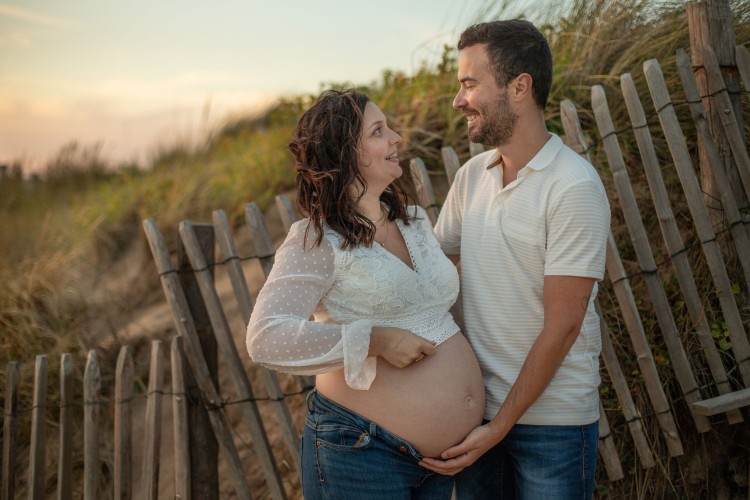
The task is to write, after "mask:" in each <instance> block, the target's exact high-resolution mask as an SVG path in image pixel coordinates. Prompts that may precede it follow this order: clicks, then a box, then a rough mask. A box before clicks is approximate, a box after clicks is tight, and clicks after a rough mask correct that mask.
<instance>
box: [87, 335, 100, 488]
mask: <svg viewBox="0 0 750 500" xmlns="http://www.w3.org/2000/svg"><path fill="white" fill-rule="evenodd" d="M101 391H102V378H101V374H100V371H99V361H98V360H97V356H96V351H94V350H93V349H92V350H90V351H89V355H88V359H86V368H85V370H84V372H83V404H84V406H83V499H84V500H96V499H97V498H99V496H98V493H97V489H98V485H99V476H100V474H99V404H100V402H101V401H100V400H101Z"/></svg>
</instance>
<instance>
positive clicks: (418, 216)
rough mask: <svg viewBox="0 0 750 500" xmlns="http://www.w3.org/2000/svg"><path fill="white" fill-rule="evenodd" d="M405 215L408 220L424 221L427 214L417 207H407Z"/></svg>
mask: <svg viewBox="0 0 750 500" xmlns="http://www.w3.org/2000/svg"><path fill="white" fill-rule="evenodd" d="M406 215H407V217H408V218H409V220H417V221H418V220H424V219H426V218H427V212H426V211H425V209H424V208H422V207H421V206H419V205H407V206H406Z"/></svg>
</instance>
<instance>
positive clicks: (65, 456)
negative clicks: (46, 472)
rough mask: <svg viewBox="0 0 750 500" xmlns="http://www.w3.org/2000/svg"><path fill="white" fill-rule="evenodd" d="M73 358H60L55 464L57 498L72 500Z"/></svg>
mask: <svg viewBox="0 0 750 500" xmlns="http://www.w3.org/2000/svg"><path fill="white" fill-rule="evenodd" d="M72 403H73V357H72V356H71V355H70V354H68V353H65V354H63V355H62V357H61V358H60V435H59V438H60V453H59V458H58V462H57V498H58V499H59V500H66V499H68V498H73V484H72V483H73V477H72V476H73V411H72V410H71V408H70V405H71V404H72Z"/></svg>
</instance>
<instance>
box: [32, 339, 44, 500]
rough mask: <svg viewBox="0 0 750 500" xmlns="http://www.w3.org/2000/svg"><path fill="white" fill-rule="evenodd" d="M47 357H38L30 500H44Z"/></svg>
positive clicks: (33, 414)
mask: <svg viewBox="0 0 750 500" xmlns="http://www.w3.org/2000/svg"><path fill="white" fill-rule="evenodd" d="M46 427H47V356H46V355H43V354H42V355H39V356H37V357H36V364H35V366H34V406H33V409H32V410H31V450H30V452H29V453H30V455H29V500H31V499H34V500H36V499H37V498H39V499H41V498H44V482H45V481H44V463H45V458H46V454H45V452H46V449H47V430H46Z"/></svg>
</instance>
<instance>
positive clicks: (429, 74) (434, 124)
mask: <svg viewBox="0 0 750 500" xmlns="http://www.w3.org/2000/svg"><path fill="white" fill-rule="evenodd" d="M540 3H541V4H542V5H543V7H541V8H539V9H538V10H533V11H531V10H530V9H529V10H528V11H527V12H525V13H524V15H525V17H529V18H531V19H532V20H533V21H535V22H536V23H537V25H539V26H541V28H542V30H543V31H544V33H545V34H546V35H547V37H548V39H549V40H550V45H551V48H552V51H553V58H554V61H555V68H554V82H553V87H552V92H551V95H550V102H549V105H548V107H547V110H546V118H547V120H548V124H549V127H550V129H551V130H553V131H556V132H562V127H561V124H560V117H559V103H560V101H561V100H563V99H570V100H572V101H573V102H574V103H575V104H576V105H577V107H578V109H579V113H580V115H581V119H582V122H583V128H584V130H585V131H591V130H595V127H594V124H593V115H592V114H591V112H590V111H588V110H590V109H591V106H590V86H591V85H594V84H600V85H603V86H604V87H605V90H606V92H607V96H608V99H609V103H610V107H611V109H612V113H613V119H614V121H615V124H616V127H622V126H623V125H626V124H628V123H629V121H628V118H627V112H626V109H625V106H624V103H623V102H622V100H621V98H618V96H619V76H620V75H621V74H622V73H624V72H631V73H632V74H633V77H634V79H635V82H636V85H637V87H638V89H639V92H640V93H641V96H648V91H647V89H646V86H645V82H644V78H643V72H642V70H641V66H642V63H643V62H644V61H645V60H647V59H651V58H657V59H658V60H659V62H660V64H661V67H662V69H663V70H664V73H665V78H666V80H667V83H668V86H669V87H670V89H673V97H674V98H675V99H681V98H682V96H681V92H680V90H679V78H678V76H677V74H676V70H675V67H674V52H675V50H676V49H677V48H684V49H688V47H689V42H688V30H687V20H686V15H685V11H684V5H685V4H684V2H657V1H646V0H643V1H639V0H621V1H616V0H590V1H585V0H576V1H573V2H572V3H571V2H561V1H552V2H540ZM511 8H512V4H511V3H510V2H495V3H493V4H490V5H489V6H487V7H485V8H484V10H483V11H481V12H479V13H478V18H479V19H483V20H488V19H493V18H499V17H507V15H508V14H509V13H511V12H513V11H512V10H511ZM732 8H733V12H734V17H735V26H736V37H737V41H738V43H747V42H748V41H749V40H750V4H748V3H747V2H740V1H735V2H733V3H732ZM455 57H456V54H455V51H454V50H453V49H452V48H446V49H445V50H444V53H443V57H442V60H441V61H440V62H439V63H437V64H435V65H428V64H425V65H423V67H422V68H420V69H419V70H418V71H417V72H416V74H414V75H405V74H402V73H400V72H397V71H390V70H385V71H384V72H383V74H382V77H381V79H380V80H378V81H375V82H369V83H366V84H364V85H360V86H361V87H362V88H363V90H365V91H366V92H367V93H368V94H369V95H370V96H371V97H372V98H373V100H374V101H375V102H376V103H378V104H379V105H380V106H381V107H382V108H383V109H384V111H385V112H386V113H387V114H388V115H389V117H390V119H391V120H392V122H393V126H394V128H395V129H397V130H399V132H400V133H401V134H402V136H403V138H404V143H403V151H402V153H401V156H402V157H403V158H405V161H408V160H409V159H410V158H413V157H417V156H418V157H421V158H422V159H423V160H424V161H425V162H426V164H427V166H428V169H429V170H430V171H431V172H433V173H434V174H435V176H436V177H437V176H439V172H440V171H441V170H442V165H441V163H440V148H441V147H443V146H446V145H450V146H453V147H454V148H455V149H456V151H457V152H458V153H459V156H460V157H461V159H466V158H467V157H468V142H467V139H466V128H465V124H464V120H463V118H462V117H461V115H460V114H459V113H457V112H456V111H455V110H453V109H452V105H451V104H452V99H453V96H454V94H455V91H456V78H455V70H456V67H455V64H456V61H455ZM340 86H345V85H340ZM312 98H314V96H309V95H301V96H296V97H291V98H286V99H284V100H280V101H279V102H278V103H277V104H276V105H275V106H274V107H273V108H272V109H271V110H269V111H268V112H267V113H266V114H264V115H263V116H261V117H249V118H246V119H245V118H243V119H237V120H234V121H231V122H228V123H226V124H225V126H223V127H222V128H220V129H218V130H216V131H214V132H213V133H212V134H211V135H210V136H209V137H207V138H206V140H205V141H204V143H203V144H201V145H199V146H197V147H196V146H193V147H187V146H180V145H178V146H174V147H172V148H170V149H167V150H164V151H162V152H161V154H159V155H158V156H157V157H155V158H154V159H153V161H152V162H151V164H149V165H147V166H146V168H144V169H142V168H137V167H136V166H133V165H120V166H113V165H110V164H109V163H108V162H107V161H106V159H103V158H101V157H100V155H99V151H98V149H97V147H96V146H93V147H80V146H78V145H69V146H67V147H66V148H64V149H63V150H61V151H60V153H59V155H58V156H57V158H55V159H54V160H53V161H52V162H50V164H49V169H48V170H47V172H46V173H45V175H43V176H42V178H41V179H23V178H22V176H21V175H20V172H18V171H13V169H11V172H9V173H7V174H6V175H5V176H4V177H3V178H2V179H0V394H4V390H5V388H4V385H5V364H6V362H7V361H9V360H16V361H19V362H20V363H21V368H22V380H23V381H24V389H23V390H22V391H21V395H22V396H21V399H22V400H21V403H20V404H21V406H22V407H26V408H28V407H30V406H31V402H30V396H31V390H30V384H31V380H32V378H33V377H32V375H31V370H32V368H33V361H34V357H35V356H36V355H37V354H41V353H45V354H47V355H48V356H49V360H50V382H49V387H50V395H51V396H50V397H51V400H52V402H54V401H55V398H56V396H55V392H56V387H57V381H56V373H57V370H58V368H59V365H58V363H59V357H60V354H61V353H63V352H70V353H73V355H74V359H75V360H76V363H77V366H76V370H77V371H78V372H79V373H78V376H79V378H80V375H81V374H82V371H83V366H82V364H83V362H84V360H85V354H86V352H87V351H88V350H89V349H92V348H100V341H101V339H102V338H104V337H107V336H108V335H111V334H112V333H113V331H108V327H107V325H106V324H103V322H101V321H97V318H100V317H102V316H103V315H105V312H106V311H107V310H110V309H112V308H113V307H124V306H122V304H131V305H132V307H136V306H141V305H145V302H147V301H148V300H163V298H162V297H161V296H160V294H159V292H158V290H159V284H158V279H157V277H156V273H155V271H154V269H153V266H152V264H151V262H150V255H148V252H147V250H146V249H145V248H146V247H145V243H144V239H143V236H142V231H141V225H140V224H141V220H143V219H144V218H147V217H152V218H154V219H156V220H157V221H158V223H159V225H160V226H161V227H165V228H166V227H175V226H176V224H177V223H178V222H179V221H180V220H182V219H185V218H189V219H192V220H196V221H205V220H208V219H210V214H211V211H212V210H215V209H217V208H223V209H224V210H226V211H227V214H228V215H229V217H230V220H231V221H232V222H233V223H235V224H239V223H241V220H242V210H243V206H244V204H245V203H247V202H249V201H256V202H257V203H258V204H259V205H260V206H261V208H265V207H268V206H269V205H270V203H271V202H272V200H273V196H274V195H275V194H277V193H279V192H281V191H284V190H286V189H289V188H291V187H292V186H293V172H294V166H293V162H292V160H291V157H290V155H289V154H288V153H287V151H286V147H285V146H286V143H287V141H288V138H289V135H290V133H291V130H292V127H293V125H294V123H295V121H296V119H297V117H298V116H299V114H300V113H301V112H302V110H304V109H305V107H306V106H307V105H308V104H309V102H310V100H311V99H312ZM742 98H743V100H744V103H745V104H746V106H745V109H750V106H747V101H748V99H747V95H744V96H743V97H742ZM645 101H646V99H644V102H645ZM678 111H679V113H680V117H681V118H683V120H682V122H683V123H685V124H686V128H685V135H686V136H687V137H694V135H695V134H694V133H693V132H692V131H691V129H690V125H689V124H690V123H691V120H690V119H689V114H688V112H687V109H686V108H684V107H683V108H681V109H678ZM647 113H651V114H653V110H650V111H649V110H647ZM748 122H750V120H748V119H747V117H746V120H745V123H746V124H747V123H748ZM587 134H588V135H589V137H588V139H589V142H590V143H597V142H598V140H599V138H598V137H597V136H596V135H595V134H593V133H591V132H587ZM624 137H625V138H626V139H628V137H630V139H632V136H628V133H625V134H624ZM655 137H657V144H656V147H657V152H658V154H659V155H660V156H661V157H662V158H668V151H667V148H666V145H665V143H664V141H663V140H661V141H660V140H658V135H655ZM629 142H631V143H632V142H633V141H632V140H630V141H629ZM693 147H694V146H693ZM623 153H624V154H625V155H626V158H627V160H628V167H629V169H631V176H632V177H633V178H635V179H636V181H638V182H640V184H637V185H640V186H643V185H645V184H644V182H645V181H644V180H643V175H642V172H640V169H639V167H638V160H637V151H634V150H628V149H624V151H623ZM591 154H592V158H593V162H594V164H595V165H596V166H597V168H598V169H599V170H600V172H601V173H602V177H603V178H604V180H605V184H607V187H608V191H609V192H611V193H614V188H612V185H611V180H610V179H609V174H608V171H607V168H606V160H605V158H604V154H603V152H602V150H601V149H600V148H593V149H592V151H591ZM667 163H669V162H668V161H667ZM638 179H640V180H638ZM667 182H668V185H670V186H675V189H679V187H676V186H677V184H676V181H675V179H674V174H671V178H668V179H667ZM440 194H441V193H438V195H439V196H440ZM641 195H642V196H643V198H642V199H643V201H644V204H645V203H650V201H649V200H648V198H647V197H648V193H647V189H646V188H642V189H641ZM675 204H676V206H675V210H676V211H680V210H683V211H684V210H685V207H684V206H682V205H684V201H682V200H681V199H679V198H678V199H676V200H675ZM681 204H682V205H681ZM616 206H617V203H616V200H613V207H616ZM646 222H647V225H648V228H649V230H650V231H652V232H654V234H656V233H655V232H656V231H658V227H657V225H658V223H657V221H656V220H655V218H653V217H652V218H651V219H650V220H647V221H646ZM681 223H684V221H683V220H681ZM684 225H685V226H686V227H685V231H686V232H687V233H688V234H690V233H689V231H690V228H689V227H687V224H684ZM613 233H614V234H615V235H616V236H617V237H618V245H620V246H621V252H622V254H623V256H624V258H625V260H626V264H627V263H628V262H631V261H633V260H634V258H633V252H632V248H631V247H630V245H629V243H627V238H626V237H625V235H626V234H627V230H626V228H625V224H624V222H623V219H622V217H621V215H620V214H619V212H618V210H617V209H616V210H614V211H613ZM166 236H167V237H168V238H173V237H174V235H173V234H170V233H166ZM658 238H659V236H656V239H658ZM169 243H170V245H171V246H172V248H174V245H175V241H174V240H173V239H170V240H169ZM134 246H135V247H139V246H140V247H141V250H140V251H141V257H140V260H139V262H138V265H140V266H141V267H142V269H143V271H142V273H141V277H140V279H139V280H138V282H133V283H132V286H129V287H123V289H124V290H125V291H123V292H122V293H121V294H120V295H117V296H102V294H101V293H97V289H98V288H99V287H100V285H101V282H102V280H109V279H113V276H112V272H111V269H112V267H113V266H114V264H115V263H117V262H118V260H119V259H120V258H121V257H122V256H123V255H124V254H125V253H126V252H128V250H129V249H131V248H133V247H134ZM730 264H731V262H730ZM706 275H707V273H706ZM665 286H666V288H667V290H668V292H669V293H670V294H674V295H678V292H677V288H676V284H675V283H674V279H672V278H669V277H668V278H666V280H665ZM701 286H702V289H705V290H706V297H707V299H706V300H707V308H708V309H709V310H711V308H712V305H713V307H714V308H715V303H716V300H715V297H711V296H710V292H709V291H708V290H709V289H710V283H709V282H708V280H707V279H706V282H704V283H702V284H701ZM639 287H640V288H641V289H642V287H643V285H642V282H639V281H638V280H635V282H634V288H636V289H638V288H639ZM147 291H149V293H146V292H147ZM636 291H638V290H636ZM740 291H741V292H746V291H744V290H740ZM606 300H607V298H606V297H604V298H603V306H604V307H605V311H606V312H607V314H608V315H609V316H611V319H612V320H613V321H617V320H616V319H615V311H614V307H613V306H612V305H611V298H610V302H609V303H607V302H606ZM115 304H117V305H116V306H115ZM639 307H641V308H642V311H643V313H644V314H643V317H644V318H647V319H646V325H645V326H646V328H647V334H648V336H649V339H650V340H651V341H652V342H653V349H654V355H655V358H656V361H657V364H658V365H659V368H660V374H661V375H662V377H663V380H664V381H665V384H666V385H667V390H668V391H669V394H670V395H673V394H674V395H676V394H678V391H677V389H676V387H675V385H676V384H675V382H674V377H673V375H672V372H671V367H670V365H669V360H668V355H667V354H666V349H665V347H664V346H663V344H662V341H661V340H660V336H659V335H658V326H657V325H656V324H655V322H654V321H650V320H648V318H651V317H653V315H652V314H650V310H649V305H648V304H639ZM677 307H679V306H677ZM678 313H679V314H678V315H676V316H678V321H679V322H680V324H679V325H678V327H679V328H680V330H681V331H685V332H687V331H689V330H690V328H691V327H690V322H689V319H688V318H687V314H686V313H685V312H684V311H682V312H679V311H678ZM649 321H650V322H649ZM711 321H712V322H713V326H714V328H715V330H716V331H717V336H718V337H721V336H722V335H723V333H722V332H723V331H724V330H725V328H724V330H722V324H721V321H722V320H721V317H720V315H718V314H711ZM110 329H111V330H116V326H115V325H113V326H111V327H110ZM688 349H689V351H690V353H691V354H694V355H695V356H696V359H697V358H698V357H699V353H698V348H697V346H695V345H692V346H689V347H688ZM104 354H105V355H108V356H109V357H110V358H111V357H112V356H113V354H112V353H104ZM696 364H697V366H700V365H701V363H700V362H699V361H696ZM112 366H113V364H112ZM637 366H638V365H637V362H636V360H634V359H630V360H628V359H627V358H625V361H624V368H625V370H626V372H627V373H629V376H630V382H631V383H632V386H633V388H634V389H635V392H636V396H635V397H636V400H637V403H638V404H639V407H640V408H648V407H649V404H648V403H647V402H645V401H644V400H643V395H642V392H639V387H640V384H641V381H640V378H639V374H638V370H637ZM103 375H104V376H105V377H107V376H111V372H109V373H103ZM105 385H106V384H105ZM604 399H605V402H606V403H607V404H610V405H616V400H615V399H614V398H612V399H611V400H610V399H608V395H607V390H606V380H605V388H604ZM681 420H682V421H684V422H683V423H684V425H686V426H687V425H692V423H691V422H689V417H686V416H685V415H682V416H681ZM645 422H646V425H647V426H648V425H653V418H650V419H649V418H646V419H645ZM614 424H615V425H616V426H618V427H617V429H615V431H616V432H617V433H618V435H619V437H620V438H621V439H620V440H619V442H621V443H623V442H624V443H626V444H625V446H631V445H630V444H629V443H630V441H629V439H628V438H627V436H626V428H625V427H624V425H623V422H620V421H617V418H616V417H615V421H614ZM647 431H648V432H649V434H651V435H653V436H656V435H658V434H659V431H658V430H657V429H655V428H647ZM703 446H704V447H703V448H701V447H698V449H700V450H703V452H706V448H705V445H703ZM661 451H663V450H661ZM621 455H623V460H624V465H625V467H626V469H627V470H626V473H627V474H629V477H630V481H628V482H625V483H621V485H620V486H618V485H611V486H610V485H607V483H606V481H603V482H602V484H603V485H604V486H603V487H602V490H601V491H600V492H599V493H600V494H601V495H602V496H605V495H609V496H612V497H615V498H618V495H621V496H622V497H629V494H628V493H629V492H630V493H633V494H634V495H635V496H639V497H640V498H662V497H670V496H672V494H673V493H674V494H678V495H683V496H685V497H690V498H698V497H699V496H694V495H700V494H701V492H706V491H709V490H710V484H708V483H709V480H708V479H705V480H704V483H701V484H699V485H698V486H695V487H694V491H690V489H691V486H690V483H689V482H688V479H687V478H686V477H685V473H684V470H683V469H682V468H681V466H675V465H674V464H673V463H671V462H668V461H667V462H664V463H662V464H660V467H659V470H656V471H654V470H651V471H641V470H640V468H639V466H638V465H637V459H636V458H635V456H634V453H633V450H632V449H625V450H622V451H621ZM662 456H666V453H663V454H662ZM702 458H703V459H705V460H710V458H709V457H708V456H706V457H702ZM707 470H708V469H707ZM600 477H601V478H602V479H603V477H604V476H603V475H601V472H600ZM607 488H609V489H607ZM616 488H620V489H621V490H622V491H621V490H617V489H616ZM627 488H630V490H628V491H626V490H627Z"/></svg>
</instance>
